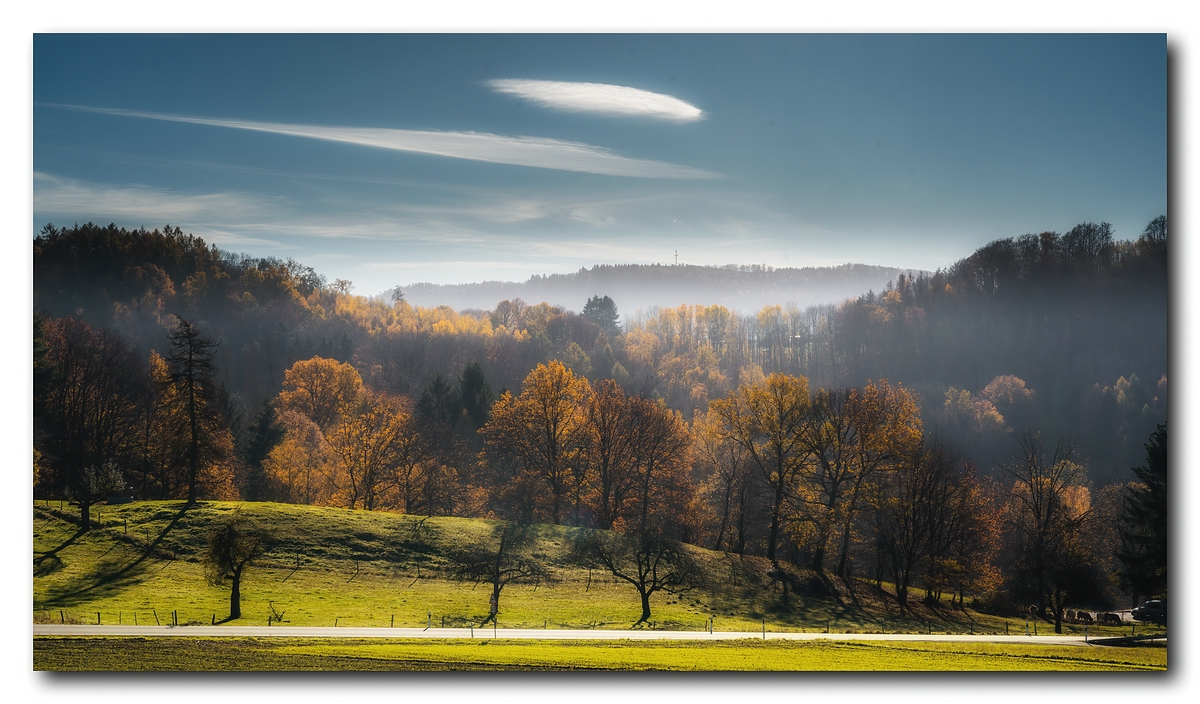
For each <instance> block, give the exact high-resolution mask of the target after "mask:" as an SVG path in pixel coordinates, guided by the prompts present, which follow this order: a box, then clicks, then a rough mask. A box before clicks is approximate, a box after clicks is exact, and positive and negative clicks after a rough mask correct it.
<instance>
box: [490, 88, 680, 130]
mask: <svg viewBox="0 0 1200 704" xmlns="http://www.w3.org/2000/svg"><path fill="white" fill-rule="evenodd" d="M487 85H488V86H490V87H491V88H492V90H495V91H496V92H498V93H505V94H507V95H514V96H516V97H518V98H524V99H525V100H528V101H529V102H531V103H533V104H535V105H540V106H542V107H544V108H551V109H553V110H563V111H566V112H591V113H598V114H601V115H619V116H627V117H649V118H653V119H656V120H667V121H669V122H695V121H697V120H703V119H704V111H703V110H701V109H700V108H698V107H696V106H695V105H692V104H691V103H687V102H684V101H682V100H680V99H679V98H676V97H674V96H670V95H664V94H662V93H651V92H650V91H648V90H641V89H639V88H630V87H628V86H615V85H610V84H607V83H576V82H570V81H538V80H529V79H523V78H498V79H495V80H491V81H488V82H487Z"/></svg>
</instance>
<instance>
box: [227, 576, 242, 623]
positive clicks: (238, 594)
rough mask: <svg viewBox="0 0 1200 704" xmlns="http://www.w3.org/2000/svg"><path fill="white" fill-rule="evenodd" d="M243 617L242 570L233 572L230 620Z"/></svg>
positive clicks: (230, 591)
mask: <svg viewBox="0 0 1200 704" xmlns="http://www.w3.org/2000/svg"><path fill="white" fill-rule="evenodd" d="M241 617H242V572H241V570H238V571H237V572H234V573H233V588H232V589H230V590H229V620H230V621H232V620H234V619H239V618H241Z"/></svg>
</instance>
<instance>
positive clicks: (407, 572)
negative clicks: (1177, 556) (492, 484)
mask: <svg viewBox="0 0 1200 704" xmlns="http://www.w3.org/2000/svg"><path fill="white" fill-rule="evenodd" d="M181 508H182V505H181V504H180V503H179V502H162V501H159V502H137V503H132V504H126V505H121V506H104V507H101V508H100V509H99V510H98V511H96V514H97V515H98V520H99V521H100V524H101V527H100V528H98V529H96V530H93V531H91V532H89V533H85V534H78V533H77V529H76V526H75V525H74V524H73V523H70V522H68V521H66V520H64V517H65V516H69V515H70V511H71V509H70V508H69V507H65V509H64V513H61V514H60V513H59V511H58V504H57V503H55V502H52V503H51V504H50V505H49V506H48V507H47V506H44V505H42V504H38V505H37V507H36V509H35V511H34V545H33V549H34V584H33V587H34V613H33V617H34V620H35V621H37V622H46V623H59V622H63V621H65V622H72V623H96V622H97V619H98V620H99V621H100V623H102V624H116V623H122V624H130V623H135V622H136V623H137V624H138V625H147V624H150V625H153V624H155V623H161V624H169V623H172V618H173V614H177V615H178V620H179V623H180V624H189V623H193V624H209V623H212V622H214V621H216V622H218V623H219V622H221V621H222V619H224V618H225V616H227V615H228V613H229V611H228V609H229V597H228V591H227V589H226V588H223V587H216V586H212V585H210V584H208V582H207V581H206V579H205V575H204V570H203V567H202V565H201V563H200V561H199V558H200V555H201V554H202V551H203V549H204V544H205V539H206V535H207V532H208V530H209V528H210V527H211V525H212V524H213V521H214V520H215V519H217V518H219V517H220V516H223V515H226V514H228V513H229V512H230V511H233V510H235V509H240V510H241V511H242V512H243V513H244V514H245V515H247V516H249V517H252V518H254V519H256V520H259V521H260V522H261V523H263V524H264V525H267V526H269V527H270V529H271V530H272V531H273V533H274V534H275V536H276V545H275V547H274V548H273V549H272V550H271V552H270V553H269V554H268V557H267V559H266V560H265V561H264V563H263V565H262V566H261V567H256V568H253V569H251V570H250V571H249V572H248V574H247V575H246V577H245V579H244V581H243V585H242V612H243V618H241V619H239V620H238V621H236V622H232V623H234V624H235V625H266V623H267V621H268V618H269V617H271V618H272V620H273V618H274V617H273V615H272V614H277V613H282V614H283V617H284V623H283V624H282V625H283V626H289V625H291V626H334V625H338V626H390V625H395V626H397V627H401V626H403V627H413V626H420V627H424V626H425V625H426V624H427V623H432V625H434V626H441V625H442V624H443V623H444V624H445V625H446V626H465V625H468V624H470V623H479V622H480V621H481V620H482V619H483V618H484V617H485V616H486V614H487V608H488V590H487V589H486V588H484V587H480V588H472V585H470V584H460V583H457V582H453V581H448V580H446V579H445V578H444V577H445V575H446V572H447V571H446V569H445V567H446V563H445V557H444V556H445V555H446V554H447V551H449V550H450V549H451V548H454V547H458V546H462V545H464V544H465V543H467V542H470V541H476V540H481V539H484V538H486V537H487V536H488V535H489V533H490V530H491V528H492V526H493V525H494V522H490V521H485V520H479V519H466V518H451V517H435V518H428V519H423V518H421V517H415V516H403V515H398V514H393V513H384V512H369V511H347V510H343V509H334V508H321V507H311V506H295V505H289V504H275V503H236V502H203V503H201V504H200V505H199V506H198V507H196V508H194V509H192V510H189V511H186V512H183V511H181ZM538 531H539V543H538V546H537V552H538V553H539V555H541V556H542V557H543V558H544V559H545V560H547V561H548V562H549V563H550V565H551V571H552V573H553V574H554V575H555V577H556V578H557V581H556V582H555V583H553V584H548V585H547V584H543V585H539V586H537V587H536V588H535V587H533V586H529V585H510V586H509V587H508V588H506V589H505V591H504V594H503V597H502V600H501V608H500V616H499V622H500V626H501V627H504V628H542V627H548V628H627V627H629V626H630V625H631V624H632V623H633V622H634V621H635V620H636V619H637V618H638V616H639V614H640V608H639V605H638V601H637V595H636V592H634V590H633V589H632V588H631V587H630V586H629V585H627V584H625V583H620V582H617V581H615V580H614V579H613V578H612V577H611V576H609V575H606V574H604V573H601V572H598V571H593V572H591V573H589V572H588V570H586V569H581V568H578V567H575V566H572V565H570V564H569V563H568V562H567V560H566V556H567V552H568V550H569V545H570V540H571V537H572V535H573V534H574V533H575V532H576V531H577V529H574V528H567V527H562V526H539V527H538ZM696 556H697V558H698V559H699V560H700V561H701V562H702V563H703V565H704V567H705V573H706V578H707V580H706V585H705V586H704V587H703V588H700V589H696V590H693V591H691V592H688V593H687V594H683V595H671V594H664V593H659V594H655V595H654V597H652V599H651V605H652V607H653V618H652V621H653V623H652V626H653V627H654V628H663V629H686V630H699V629H701V628H703V627H704V625H705V623H706V621H707V619H708V618H710V617H712V618H714V627H715V629H716V630H723V631H758V630H760V629H761V628H763V627H764V625H765V627H766V628H767V629H768V630H773V631H799V630H806V631H810V632H811V631H824V630H826V628H828V629H829V630H830V631H833V632H837V633H845V632H853V633H878V632H925V631H927V630H932V631H933V632H935V633H970V632H975V633H1004V632H1005V624H1006V622H1007V623H1008V625H1009V629H1010V630H1009V632H1011V633H1014V634H1016V633H1020V632H1022V628H1023V621H1021V620H1020V619H1007V621H1006V619H1003V618H998V617H994V616H989V615H985V614H980V613H975V612H973V611H969V610H968V611H966V612H963V611H959V610H955V609H949V608H942V609H938V610H931V609H928V608H926V607H923V606H921V605H920V604H919V603H914V609H913V611H912V612H900V611H899V610H898V609H897V608H896V606H895V603H894V600H892V601H890V600H889V599H888V598H887V597H886V596H885V595H884V594H882V593H881V592H879V591H878V590H876V589H875V588H874V586H872V585H867V584H865V583H860V582H855V583H854V584H853V585H852V586H853V588H854V592H853V593H850V592H849V591H848V590H846V589H845V588H844V585H843V586H842V587H839V589H841V591H840V592H839V596H838V597H837V598H832V597H821V598H817V597H808V596H795V595H792V596H791V598H790V599H789V601H788V602H787V603H786V604H784V603H783V602H782V599H781V597H782V595H781V593H780V591H779V590H778V589H777V588H775V586H774V585H772V583H771V582H770V580H769V579H767V578H766V576H765V573H766V570H767V568H768V566H769V565H768V564H767V562H766V561H765V560H763V559H762V558H752V557H747V558H745V559H739V558H737V557H736V556H728V555H724V554H722V553H716V552H712V551H708V550H697V551H696ZM297 565H298V567H299V568H298V569H297ZM913 601H914V602H919V600H917V599H914V600H913ZM97 614H98V615H97ZM156 617H157V620H156ZM443 619H444V621H443ZM1066 630H1067V631H1068V632H1078V633H1082V632H1083V628H1082V627H1070V626H1068V627H1066ZM1051 632H1052V628H1051V627H1050V626H1049V625H1048V624H1045V623H1041V624H1039V634H1042V635H1048V634H1050V633H1051ZM1129 632H1130V629H1129V628H1128V627H1124V628H1106V629H1098V628H1095V627H1093V628H1092V629H1091V630H1090V633H1092V634H1097V635H1099V634H1104V633H1109V634H1118V633H1119V634H1128V633H1129ZM1138 632H1139V633H1141V632H1149V631H1148V630H1146V629H1145V628H1144V627H1142V626H1138Z"/></svg>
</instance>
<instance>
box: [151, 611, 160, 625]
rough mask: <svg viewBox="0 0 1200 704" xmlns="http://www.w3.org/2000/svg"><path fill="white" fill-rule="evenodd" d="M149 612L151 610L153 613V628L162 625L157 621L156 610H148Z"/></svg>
mask: <svg viewBox="0 0 1200 704" xmlns="http://www.w3.org/2000/svg"><path fill="white" fill-rule="evenodd" d="M150 610H151V611H152V612H154V625H155V626H161V625H162V623H160V622H159V620H158V609H150Z"/></svg>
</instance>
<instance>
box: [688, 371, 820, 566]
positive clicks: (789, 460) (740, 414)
mask: <svg viewBox="0 0 1200 704" xmlns="http://www.w3.org/2000/svg"><path fill="white" fill-rule="evenodd" d="M810 405H811V404H810V399H809V395H808V380H807V379H805V378H804V377H802V376H801V377H797V376H791V375H787V374H778V373H776V374H772V375H770V376H769V377H767V378H766V379H764V380H763V381H762V382H760V383H757V384H747V385H742V386H739V387H738V388H737V390H736V391H734V392H733V393H731V394H730V395H729V396H728V397H726V398H723V399H717V400H715V401H710V402H709V404H708V407H709V412H710V413H712V414H713V415H715V417H717V418H719V419H720V422H721V424H722V431H723V432H724V433H725V435H726V437H728V438H729V439H730V440H732V441H734V442H736V443H738V444H739V445H741V446H742V447H743V448H744V449H745V451H746V454H747V456H748V457H749V460H750V462H751V463H752V464H753V465H754V466H755V467H757V468H758V471H759V472H760V473H761V474H762V478H763V481H764V482H765V483H766V485H767V486H768V487H769V489H770V494H771V499H770V501H771V505H770V515H771V530H770V536H769V537H768V538H767V559H769V560H771V561H772V562H774V561H775V547H776V543H777V542H778V540H779V533H780V527H781V522H782V519H783V517H784V508H785V502H786V501H787V500H788V499H789V498H791V496H792V495H793V494H794V493H795V491H796V489H797V485H798V484H799V480H800V478H801V475H802V473H803V472H804V469H805V467H806V466H807V463H808V461H809V459H810V453H809V451H808V448H807V447H806V446H805V444H804V442H803V436H802V430H803V428H804V424H805V422H806V421H807V419H808V415H809V408H810Z"/></svg>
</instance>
